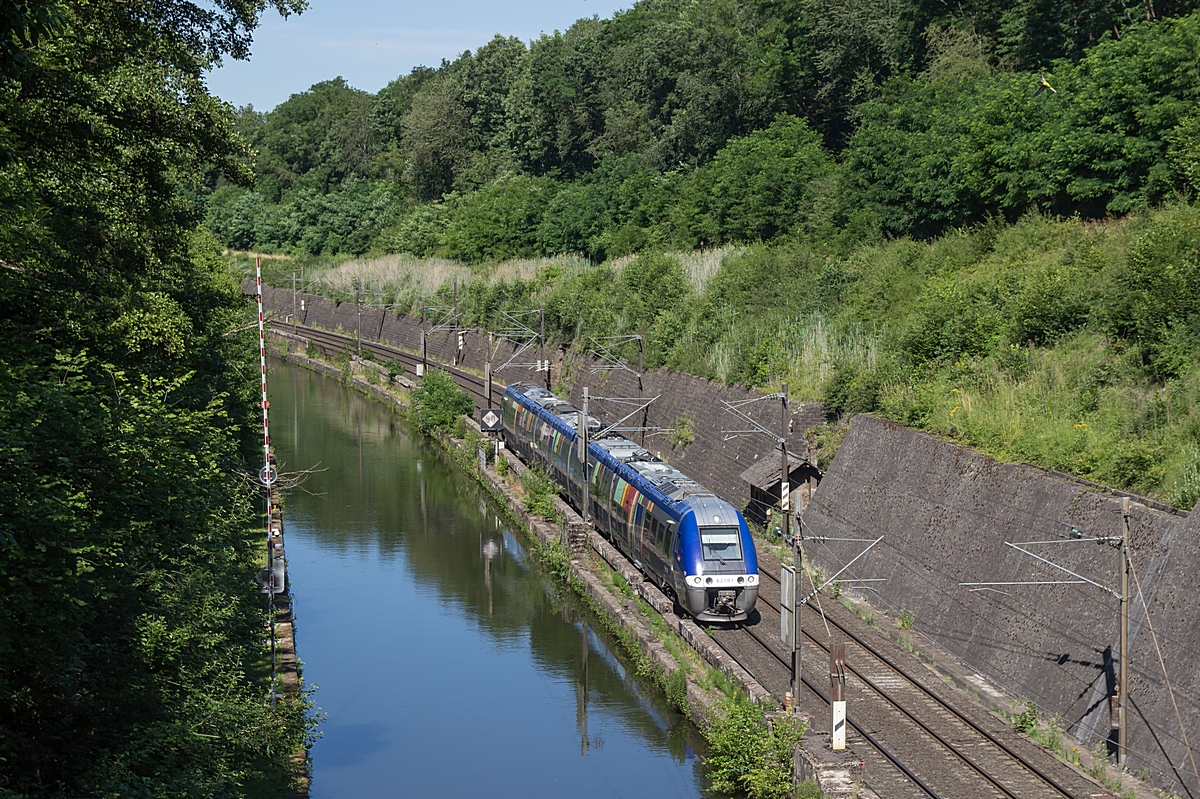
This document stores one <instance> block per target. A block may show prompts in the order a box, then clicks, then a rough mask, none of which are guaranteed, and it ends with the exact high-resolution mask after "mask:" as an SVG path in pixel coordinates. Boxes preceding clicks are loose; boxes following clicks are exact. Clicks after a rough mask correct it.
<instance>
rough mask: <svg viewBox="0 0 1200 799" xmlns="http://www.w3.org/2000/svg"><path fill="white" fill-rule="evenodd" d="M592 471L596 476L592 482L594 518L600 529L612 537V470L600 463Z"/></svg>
mask: <svg viewBox="0 0 1200 799" xmlns="http://www.w3.org/2000/svg"><path fill="white" fill-rule="evenodd" d="M592 471H593V476H594V477H595V480H594V481H593V483H592V518H594V519H595V520H596V525H597V526H598V527H599V528H600V531H601V532H603V533H604V534H605V535H607V536H609V537H610V538H611V537H613V528H612V522H611V514H610V513H609V510H608V508H609V502H610V492H611V491H612V472H610V471H609V470H608V469H606V468H604V467H603V466H601V465H600V464H598V463H597V464H596V465H595V467H594V468H593V470H592Z"/></svg>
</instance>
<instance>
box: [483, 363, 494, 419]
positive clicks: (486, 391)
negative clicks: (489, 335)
mask: <svg viewBox="0 0 1200 799" xmlns="http://www.w3.org/2000/svg"><path fill="white" fill-rule="evenodd" d="M483 407H485V408H490V407H492V362H491V360H490V359H489V360H488V362H487V363H485V364H484V365H483Z"/></svg>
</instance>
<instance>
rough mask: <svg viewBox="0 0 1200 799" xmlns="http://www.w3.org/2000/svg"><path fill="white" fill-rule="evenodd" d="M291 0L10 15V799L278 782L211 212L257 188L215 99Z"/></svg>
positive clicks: (5, 309) (235, 302)
mask: <svg viewBox="0 0 1200 799" xmlns="http://www.w3.org/2000/svg"><path fill="white" fill-rule="evenodd" d="M301 5H302V4H301V3H299V2H294V1H293V0H274V2H272V3H270V4H268V3H267V2H263V1H260V0H219V1H218V2H216V3H211V4H209V3H206V4H203V7H202V6H199V5H195V4H192V3H190V2H185V1H184V0H131V1H130V2H122V3H114V2H98V3H74V2H54V1H53V0H20V1H19V2H16V3H6V4H5V5H4V7H3V10H0V338H3V341H4V346H3V348H0V431H3V435H2V436H0V796H4V797H14V798H15V797H81V796H91V797H151V796H155V797H162V796H213V797H215V796H222V797H234V796H254V797H270V796H287V795H288V789H289V783H290V780H291V773H290V768H289V762H288V761H289V757H290V756H291V755H292V754H293V753H295V752H297V751H299V750H300V749H301V748H302V747H303V746H304V745H305V742H306V740H307V739H308V737H309V735H310V720H309V717H308V706H307V703H306V702H304V701H285V702H283V703H281V704H280V705H279V706H278V707H269V706H268V702H267V695H268V693H269V691H270V682H269V679H268V674H269V671H268V665H267V664H268V653H267V651H266V650H265V649H264V645H263V638H264V636H265V633H264V630H265V624H266V620H267V616H266V610H267V608H266V601H265V597H263V596H262V595H261V594H259V593H258V592H257V591H256V586H255V585H254V583H253V580H252V578H253V576H254V574H255V573H256V572H257V571H258V569H259V568H260V567H261V566H262V564H263V551H264V545H263V542H264V540H265V535H264V532H263V529H264V528H263V516H262V514H261V511H260V512H257V513H256V511H255V502H256V497H257V496H258V495H259V494H260V493H261V492H255V491H253V490H252V488H251V487H250V485H249V484H248V483H247V482H246V480H244V479H243V477H242V475H243V474H245V473H246V471H247V470H248V469H249V468H256V467H255V466H252V464H255V461H256V459H257V460H258V461H259V462H261V450H256V444H259V443H260V442H261V421H259V420H256V415H255V414H256V411H257V404H258V401H257V398H256V396H255V386H256V384H257V379H258V378H257V375H258V366H257V353H256V351H255V350H256V349H257V342H256V339H255V334H254V333H253V332H252V331H251V330H248V329H246V327H247V322H249V321H250V320H252V319H253V316H252V314H251V311H250V307H249V305H248V303H247V300H246V298H245V296H244V295H243V294H242V292H241V277H240V276H239V275H238V274H237V273H236V272H235V271H234V270H233V269H231V267H230V265H229V263H228V262H227V260H226V259H224V258H222V257H221V250H220V246H219V244H218V242H217V241H216V240H215V239H214V238H213V237H212V235H211V234H210V233H208V232H207V231H205V230H204V229H203V228H202V227H201V226H200V225H199V222H200V221H201V219H202V216H203V210H204V209H203V203H202V202H201V201H200V198H202V196H203V193H204V191H205V177H206V175H207V174H208V173H209V172H210V171H211V170H212V169H214V168H218V169H220V170H221V171H222V174H223V175H225V176H226V178H227V179H231V180H243V181H244V182H247V183H248V182H249V181H250V180H251V178H252V175H251V174H250V173H249V171H248V170H246V168H245V166H244V164H245V163H246V158H247V154H248V150H247V148H246V146H245V142H244V141H243V140H242V139H240V138H239V137H238V135H237V133H236V131H235V125H234V119H233V116H232V114H231V113H230V109H228V108H227V107H226V106H224V105H222V104H221V103H220V102H219V101H218V100H217V99H216V98H214V97H212V96H211V95H210V94H209V93H208V92H207V90H206V89H205V86H204V82H203V75H204V72H205V71H206V70H207V69H208V68H210V67H211V65H212V64H213V63H214V61H215V60H216V59H218V58H221V57H235V58H237V57H243V56H245V55H246V53H247V48H248V47H249V44H250V35H251V33H252V31H253V29H254V27H255V26H256V24H257V19H258V15H259V14H260V13H261V12H262V11H264V10H265V9H266V8H267V7H268V6H273V7H274V8H276V9H278V10H279V11H280V12H284V13H289V12H293V11H297V10H299V9H300V7H301Z"/></svg>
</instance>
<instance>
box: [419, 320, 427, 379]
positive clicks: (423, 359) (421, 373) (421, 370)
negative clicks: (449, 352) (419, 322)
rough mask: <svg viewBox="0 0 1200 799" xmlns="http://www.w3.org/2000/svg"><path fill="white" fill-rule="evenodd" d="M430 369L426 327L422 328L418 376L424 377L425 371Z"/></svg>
mask: <svg viewBox="0 0 1200 799" xmlns="http://www.w3.org/2000/svg"><path fill="white" fill-rule="evenodd" d="M428 371H429V362H428V358H427V357H426V348H425V328H421V364H420V366H419V367H418V368H417V377H424V376H425V373H426V372H428Z"/></svg>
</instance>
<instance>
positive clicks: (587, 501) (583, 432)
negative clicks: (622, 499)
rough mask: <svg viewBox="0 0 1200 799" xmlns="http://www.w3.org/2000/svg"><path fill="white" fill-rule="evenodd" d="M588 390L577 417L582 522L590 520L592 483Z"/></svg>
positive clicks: (585, 389)
mask: <svg viewBox="0 0 1200 799" xmlns="http://www.w3.org/2000/svg"><path fill="white" fill-rule="evenodd" d="M588 432H589V431H588V389H587V386H584V387H583V413H581V414H580V415H579V460H580V461H582V462H583V521H584V523H585V524H586V523H590V522H591V520H592V481H591V475H590V474H588Z"/></svg>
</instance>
